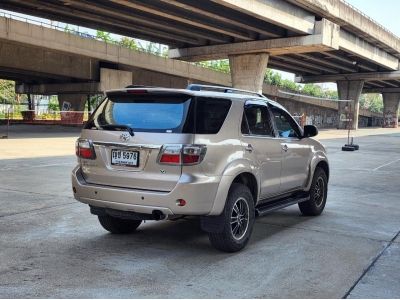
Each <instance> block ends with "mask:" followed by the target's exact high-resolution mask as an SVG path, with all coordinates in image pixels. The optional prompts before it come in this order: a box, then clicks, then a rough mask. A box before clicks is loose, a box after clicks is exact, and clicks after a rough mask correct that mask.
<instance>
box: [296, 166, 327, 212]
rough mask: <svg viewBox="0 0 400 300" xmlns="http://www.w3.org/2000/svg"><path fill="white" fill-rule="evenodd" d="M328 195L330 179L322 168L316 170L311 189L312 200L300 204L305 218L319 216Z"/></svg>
mask: <svg viewBox="0 0 400 300" xmlns="http://www.w3.org/2000/svg"><path fill="white" fill-rule="evenodd" d="M327 195H328V177H327V176H326V173H325V171H324V170H323V169H322V168H316V169H315V172H314V177H313V181H312V183H311V187H310V193H309V196H310V199H309V200H307V201H304V202H300V203H299V209H300V211H301V213H302V214H303V215H305V216H318V215H320V214H321V213H322V211H323V210H324V208H325V204H326V197H327Z"/></svg>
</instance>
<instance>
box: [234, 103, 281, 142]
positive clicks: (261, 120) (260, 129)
mask: <svg viewBox="0 0 400 300" xmlns="http://www.w3.org/2000/svg"><path fill="white" fill-rule="evenodd" d="M241 127H242V133H243V134H252V135H265V136H273V132H272V128H271V122H270V116H269V112H268V108H267V107H266V106H260V105H246V106H245V108H244V115H243V119H242V126H241Z"/></svg>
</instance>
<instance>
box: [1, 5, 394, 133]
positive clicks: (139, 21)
mask: <svg viewBox="0 0 400 300" xmlns="http://www.w3.org/2000/svg"><path fill="white" fill-rule="evenodd" d="M0 7H1V8H4V9H8V10H12V11H17V12H21V13H26V14H30V15H35V16H39V17H45V18H50V19H52V20H59V21H63V22H67V23H72V24H77V25H82V26H86V27H91V28H96V29H101V30H106V31H110V32H114V33H119V34H124V35H128V36H133V37H138V38H143V39H147V40H150V41H155V42H160V43H164V44H167V45H168V46H169V47H170V49H171V50H170V52H169V57H170V58H175V59H179V60H188V61H198V60H206V59H219V58H229V59H230V64H231V70H232V71H231V77H232V78H231V82H232V85H234V86H235V87H238V88H246V89H251V90H256V91H261V89H262V78H263V75H264V72H265V68H266V67H267V66H269V67H272V68H275V69H280V70H284V71H289V72H293V73H295V74H296V75H297V76H298V80H299V81H300V82H314V81H321V80H326V81H333V82H337V83H338V90H339V95H340V97H341V98H342V99H348V98H351V99H353V100H354V105H353V107H352V109H351V111H353V112H354V116H353V120H354V127H357V123H358V121H357V118H358V113H359V109H358V98H359V95H360V93H361V92H362V91H363V90H364V91H365V92H370V91H376V90H377V89H379V92H382V93H389V92H390V93H398V90H393V89H397V88H400V74H399V72H398V69H399V56H400V54H399V53H400V52H399V49H400V42H399V39H398V38H397V37H396V36H395V35H394V34H392V33H391V32H389V31H388V30H386V29H385V28H383V27H382V26H380V25H379V24H377V23H376V22H374V21H373V20H371V19H370V18H368V17H366V16H365V15H363V14H362V13H360V12H359V11H357V10H356V9H354V8H353V7H351V6H349V5H348V4H346V3H345V2H344V1H339V0H338V1H330V0H296V1H294V0H293V1H292V0H291V1H285V0H209V1H194V0H179V1H178V0H173V1H170V0H168V1H167V0H149V1H138V0H129V1H126V0H110V1H105V0H102V1H89V0H56V1H52V2H51V3H49V2H48V1H44V0H33V1H22V0H4V1H1V3H0ZM348 90H349V91H348ZM350 90H351V91H350ZM399 95H400V94H399ZM396 97H397V96H396ZM384 98H387V97H384ZM399 99H400V97H399ZM385 103H386V104H387V105H386V106H388V103H389V102H388V101H385ZM347 109H348V108H347ZM390 109H391V110H394V107H393V105H391V106H390ZM339 110H340V114H341V115H342V114H343V113H345V112H346V107H344V106H341V107H339ZM394 119H395V117H394V118H393V120H394ZM340 125H341V126H342V127H343V126H345V124H344V123H341V124H340ZM396 125H397V124H396Z"/></svg>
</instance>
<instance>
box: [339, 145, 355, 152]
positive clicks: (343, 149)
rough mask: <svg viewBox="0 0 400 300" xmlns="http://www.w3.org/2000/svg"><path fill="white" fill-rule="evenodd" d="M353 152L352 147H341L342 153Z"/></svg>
mask: <svg viewBox="0 0 400 300" xmlns="http://www.w3.org/2000/svg"><path fill="white" fill-rule="evenodd" d="M354 150H356V149H355V148H354V147H352V146H343V147H342V151H354Z"/></svg>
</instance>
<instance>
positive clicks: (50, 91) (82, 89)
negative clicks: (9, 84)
mask: <svg viewBox="0 0 400 300" xmlns="http://www.w3.org/2000/svg"><path fill="white" fill-rule="evenodd" d="M15 92H16V93H18V94H34V95H61V94H88V95H90V94H98V93H101V89H100V83H99V82H80V83H53V84H52V83H46V84H25V83H22V84H16V85H15Z"/></svg>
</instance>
